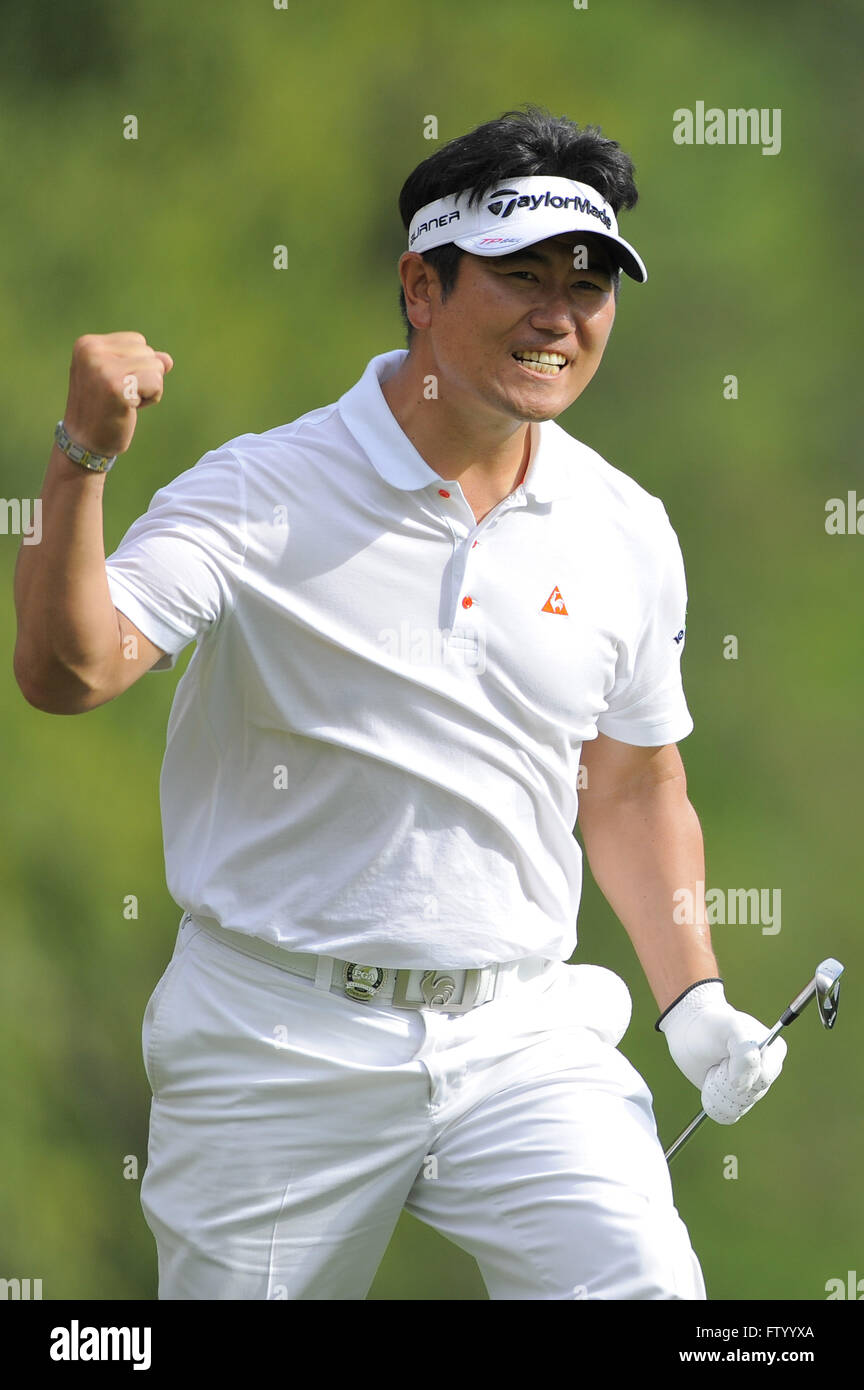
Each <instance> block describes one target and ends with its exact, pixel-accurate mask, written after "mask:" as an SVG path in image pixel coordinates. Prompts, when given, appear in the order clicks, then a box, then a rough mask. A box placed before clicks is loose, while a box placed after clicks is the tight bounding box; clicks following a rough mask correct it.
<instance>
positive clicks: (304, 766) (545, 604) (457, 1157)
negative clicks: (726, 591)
mask: <svg viewBox="0 0 864 1390" xmlns="http://www.w3.org/2000/svg"><path fill="white" fill-rule="evenodd" d="M636 197H637V194H636V188H635V186H634V181H633V165H632V162H631V160H630V158H629V157H628V156H627V155H626V154H625V153H624V152H623V151H622V149H621V148H620V147H619V145H618V144H617V143H616V142H615V141H614V140H612V139H609V138H607V137H606V136H604V135H603V133H602V132H601V131H600V130H599V129H598V128H596V127H592V126H587V127H584V128H580V127H579V126H578V125H576V124H575V123H573V122H572V121H570V120H569V119H565V118H560V119H559V118H553V117H552V116H551V115H550V114H549V113H548V112H545V111H543V110H541V109H539V108H536V107H528V108H527V109H525V110H522V111H516V112H513V111H511V112H507V113H505V114H504V115H503V116H501V117H500V118H499V119H496V120H492V121H489V122H487V123H485V124H483V125H481V126H479V127H478V128H476V129H474V130H472V131H471V132H470V133H468V134H465V135H463V136H461V137H460V138H458V139H455V140H453V141H451V142H450V143H449V144H445V145H443V146H442V147H441V148H439V149H437V150H436V151H435V152H434V153H433V154H432V155H431V156H430V157H429V158H428V159H425V160H424V161H423V162H422V163H421V164H420V165H419V166H418V167H417V168H416V169H415V170H414V171H413V173H411V174H410V175H409V177H408V179H407V181H406V183H405V185H404V187H403V189H402V192H401V195H400V211H401V215H402V220H403V223H404V225H405V230H406V237H407V246H406V250H405V252H404V254H403V255H402V257H401V259H400V262H399V273H400V276H401V285H402V306H403V309H404V313H405V316H406V319H407V324H408V346H407V350H402V349H397V350H392V351H388V352H384V353H382V354H380V355H378V356H375V357H373V358H372V359H371V361H370V362H369V363H368V365H367V367H366V369H365V371H364V372H363V374H362V376H361V377H360V379H359V380H358V381H357V382H356V383H355V384H354V385H353V386H351V387H350V389H348V390H346V391H345V392H344V394H342V395H341V396H340V397H339V398H338V400H336V401H335V402H334V403H333V404H330V405H324V406H321V407H319V408H316V409H313V410H311V411H310V412H309V413H308V414H305V415H303V416H301V417H300V418H299V419H297V420H294V421H293V422H291V423H289V424H285V425H282V426H279V427H277V428H275V429H271V430H268V431H266V432H265V433H263V434H245V435H241V436H240V437H239V438H237V439H233V440H231V441H230V442H228V443H227V444H224V445H221V446H220V447H218V448H215V449H213V450H212V452H210V453H207V454H205V455H204V457H203V458H201V459H200V460H199V462H198V463H196V464H195V465H194V467H191V468H189V469H187V470H186V471H185V472H182V473H180V474H179V475H178V476H177V477H175V478H174V479H173V480H172V481H170V482H168V483H167V484H166V485H165V486H164V487H162V488H160V490H159V491H158V492H157V493H156V494H155V496H154V497H153V500H152V502H151V504H150V507H149V508H148V510H147V512H146V514H145V515H143V516H141V517H140V518H138V519H137V520H136V521H135V522H134V524H133V525H132V526H131V527H130V528H129V530H128V531H127V533H126V535H125V537H124V539H123V541H122V542H121V544H120V545H119V547H118V548H117V549H116V550H115V551H114V553H113V554H112V555H110V556H109V557H108V559H107V561H106V559H105V556H104V551H103V541H102V510H101V504H102V493H103V490H104V486H105V479H106V474H107V472H108V470H109V469H110V468H111V466H112V465H113V463H114V460H115V458H116V457H117V456H118V455H119V454H122V453H123V452H125V451H126V450H127V449H128V448H129V445H130V443H131V440H132V437H133V433H134V429H135V423H136V419H137V412H138V410H140V409H142V408H143V407H144V406H146V405H150V404H153V403H155V402H158V401H159V400H160V399H161V397H162V391H163V384H164V382H163V379H164V376H165V374H166V372H168V371H170V370H171V368H172V366H173V361H172V359H171V357H170V355H169V354H168V353H167V352H164V351H158V350H155V349H152V348H151V347H149V346H148V344H147V342H146V340H145V338H144V337H143V336H142V335H141V334H140V333H135V332H123V333H108V334H101V335H100V334H97V335H90V334H88V335H85V336H84V337H82V338H79V340H78V341H77V342H76V344H75V349H74V354H73V360H72V367H71V374H70V388H69V396H68V402H67V406H66V410H65V413H64V416H63V419H62V421H61V422H60V423H59V424H58V426H57V430H56V443H55V448H54V451H53V453H52V455H51V458H50V461H49V465H48V472H47V476H46V479H45V483H44V487H43V491H42V501H43V539H42V542H41V544H40V545H39V546H38V547H35V546H34V547H30V546H24V547H22V549H21V553H20V556H19V562H18V568H17V571H16V580H15V597H16V607H17V612H18V619H19V636H18V643H17V646H16V651H15V673H16V678H17V680H18V683H19V685H20V688H21V690H22V692H23V694H24V696H25V697H26V699H27V700H28V701H29V703H30V704H32V705H34V706H35V707H36V708H37V709H40V710H45V711H47V712H49V713H54V714H77V713H83V712H85V711H87V710H91V709H95V708H97V707H98V706H99V705H102V704H104V703H105V702H106V701H108V700H112V699H114V698H116V697H117V696H118V695H120V694H121V693H122V692H123V691H124V690H126V689H127V688H128V687H129V686H130V685H131V684H132V683H133V682H134V681H136V680H137V679H138V678H139V677H140V676H142V675H143V674H144V672H145V671H149V670H153V671H158V670H169V669H171V668H172V667H173V666H174V664H175V662H176V660H177V657H178V655H179V654H180V652H181V651H182V650H184V648H185V647H186V646H187V645H188V644H189V643H190V642H193V641H194V643H195V651H194V653H193V655H192V659H191V661H190V662H189V665H188V667H187V669H186V671H185V673H184V675H183V677H182V679H181V680H180V681H179V684H178V686H177V690H176V694H175V698H174V703H173V706H172V709H171V715H170V719H169V724H168V735H167V748H166V753H165V759H164V763H163V768H162V776H161V783H160V791H161V806H162V816H163V830H164V844H165V859H166V871H167V882H168V887H169V890H170V892H171V894H172V897H173V898H174V899H175V901H176V902H177V904H178V906H179V907H180V908H181V909H182V917H181V920H180V924H179V927H178V934H177V941H176V945H175V948H174V953H173V957H172V959H171V961H170V963H169V964H168V966H167V969H166V971H165V973H164V975H163V976H162V978H161V979H160V981H159V982H158V984H157V985H156V988H155V990H154V992H153V994H152V997H151V999H150V1001H149V1004H148V1006H147V1011H146V1015H145V1019H144V1027H143V1050H144V1064H145V1068H146V1072H147V1076H148V1080H149V1083H150V1086H151V1089H152V1093H153V1100H152V1109H151V1122H150V1138H149V1151H148V1163H147V1168H146V1171H145V1174H144V1178H143V1182H142V1190H141V1200H142V1206H143V1210H144V1214H145V1217H146V1220H147V1222H148V1224H149V1226H150V1228H151V1230H152V1232H153V1235H154V1237H155V1241H156V1246H157V1251H158V1262H159V1297H160V1298H162V1299H187V1300H220V1299H225V1300H230V1299H250V1300H252V1299H289V1300H301V1299H303V1300H305V1299H308V1300H362V1299H363V1298H364V1297H365V1296H366V1293H367V1291H368V1289H369V1286H370V1284H371V1283H372V1280H373V1278H374V1276H375V1272H376V1270H377V1268H378V1265H379V1262H380V1260H381V1258H382V1256H383V1254H384V1252H385V1250H386V1248H387V1244H388V1242H389V1240H390V1237H391V1235H392V1233H393V1229H394V1226H395V1225H396V1222H397V1219H398V1217H399V1214H400V1212H401V1211H403V1210H407V1211H409V1212H412V1213H413V1214H414V1215H415V1216H416V1217H418V1218H419V1219H420V1220H421V1221H424V1222H426V1223H428V1224H429V1225H430V1226H432V1227H434V1228H435V1229H436V1230H437V1231H439V1232H441V1233H442V1234H443V1235H444V1236H446V1237H447V1238H448V1239H450V1240H451V1241H453V1242H454V1243H455V1244H456V1245H458V1246H459V1247H461V1249H463V1250H465V1251H467V1252H468V1253H469V1254H471V1255H472V1256H474V1258H475V1259H476V1260H477V1262H478V1265H479V1268H480V1271H481V1273H482V1276H483V1279H484V1281H485V1284H486V1288H487V1290H488V1293H489V1297H490V1298H491V1299H519V1300H522V1299H525V1300H528V1299H550V1300H551V1299H561V1300H570V1299H589V1300H591V1299H621V1300H623V1299H627V1300H636V1299H702V1298H704V1297H705V1296H706V1295H705V1285H704V1282H703V1278H702V1273H701V1270H700V1266H699V1263H698V1260H697V1258H696V1256H695V1254H694V1252H693V1250H692V1248H691V1243H690V1239H689V1236H688V1233H687V1230H686V1228H685V1226H684V1224H683V1222H682V1221H681V1219H680V1217H679V1215H678V1213H677V1211H676V1209H675V1206H674V1202H673V1196H672V1191H671V1187H670V1182H669V1173H668V1168H667V1165H666V1162H665V1160H664V1157H663V1151H662V1148H661V1146H660V1143H659V1142H658V1137H657V1133H656V1127H655V1121H654V1116H653V1111H652V1099H651V1095H650V1093H649V1091H648V1089H647V1087H646V1085H645V1083H644V1081H643V1079H642V1078H641V1076H639V1074H638V1073H637V1072H636V1071H635V1070H634V1068H633V1067H632V1066H631V1064H630V1063H629V1062H628V1061H627V1060H626V1058H625V1057H624V1056H623V1054H622V1053H621V1052H620V1051H619V1050H618V1043H619V1042H620V1040H621V1038H622V1036H623V1034H624V1032H625V1030H626V1028H627V1026H628V1022H629V1018H630V1008H631V1004H630V996H629V993H628V991H627V988H626V986H625V984H624V982H623V981H622V980H621V979H620V978H619V977H618V976H617V975H614V974H613V973H612V972H611V971H609V970H607V969H604V968H602V967H600V966H596V965H589V964H579V963H577V964H573V965H571V964H567V962H568V961H569V959H570V957H571V955H572V954H573V951H574V947H575V945H576V931H575V927H576V919H577V911H578V907H579V901H580V892H581V885H582V868H581V863H582V851H581V849H580V844H579V842H578V841H577V839H576V838H575V836H574V833H573V831H574V826H575V824H576V822H577V813H578V823H579V827H580V832H581V837H582V841H583V844H584V850H585V853H586V855H587V858H588V862H589V864H590V867H591V869H592V872H593V874H594V876H595V878H596V880H597V882H598V884H599V886H600V888H601V890H602V891H603V893H604V894H605V896H606V898H607V899H608V901H609V903H610V904H611V906H612V908H613V909H614V911H615V913H616V914H617V915H618V917H619V918H620V920H621V922H622V923H623V926H624V928H625V930H626V931H627V933H628V934H629V937H630V940H631V941H632V943H633V946H634V948H635V950H636V953H637V955H638V957H639V960H640V962H641V965H642V967H643V969H644V971H645V974H646V976H647V979H648V981H649V983H650V986H651V989H652V991H653V994H654V997H655V999H656V1001H657V1008H658V1012H659V1014H660V1018H659V1019H658V1027H659V1029H660V1031H661V1032H662V1033H663V1034H664V1035H665V1037H666V1041H667V1042H668V1044H669V1048H670V1051H671V1055H672V1058H673V1059H674V1061H675V1062H676V1063H677V1065H678V1066H679V1067H680V1068H681V1070H682V1071H683V1072H684V1074H685V1075H686V1076H687V1077H688V1078H689V1080H690V1081H691V1082H692V1083H693V1084H694V1085H695V1086H696V1087H697V1088H698V1089H699V1090H700V1092H701V1096H702V1101H703V1103H704V1105H705V1107H706V1109H707V1111H708V1114H709V1115H710V1116H711V1117H712V1118H714V1119H715V1120H718V1121H720V1122H721V1123H724V1124H730V1123H734V1122H735V1121H736V1120H737V1119H738V1118H739V1116H741V1115H743V1114H744V1113H745V1112H746V1111H747V1110H748V1109H750V1107H751V1106H752V1105H753V1104H754V1103H755V1102H756V1100H757V1099H758V1098H759V1097H760V1096H761V1095H763V1094H764V1092H765V1091H766V1089H767V1087H768V1086H769V1085H770V1083H771V1082H772V1080H773V1079H774V1078H775V1076H776V1074H777V1073H778V1072H779V1070H780V1066H781V1064H782V1060H783V1055H784V1054H785V1044H783V1043H782V1040H781V1041H778V1042H777V1043H775V1044H774V1045H773V1046H772V1047H771V1048H770V1049H768V1050H767V1051H766V1052H765V1054H764V1055H763V1054H760V1052H759V1050H758V1046H757V1044H758V1043H759V1041H760V1040H761V1039H762V1038H764V1037H765V1036H766V1034H767V1031H768V1030H767V1028H765V1027H764V1025H762V1024H761V1023H759V1022H758V1021H757V1020H756V1019H754V1018H752V1017H750V1016H749V1015H747V1014H744V1013H741V1012H739V1011H737V1010H736V1009H735V1008H734V1007H733V1006H732V1005H731V1004H729V1003H727V1001H726V999H725V994H724V985H723V982H722V980H721V978H720V975H719V970H718V966H717V961H716V960H715V957H714V955H713V953H712V949H711V945H710V942H709V935H708V931H707V930H706V928H705V926H704V916H703V914H702V913H701V912H700V910H699V909H700V906H701V905H700V902H699V888H700V886H701V884H703V883H704V878H705V871H704V855H703V846H702V836H701V831H700V826H699V822H698V819H697V816H696V813H695V811H694V810H693V807H692V806H691V805H690V802H689V801H688V798H687V791H686V782H685V776H684V769H683V766H682V761H681V757H680V755H679V752H678V749H677V746H676V745H677V743H678V741H679V740H680V739H682V738H684V737H685V736H686V735H687V734H688V733H689V732H690V730H691V729H692V727H693V724H692V719H691V717H690V714H689V712H688V709H687V705H686V703H685V698H684V694H683V691H682V684H681V672H680V662H681V653H682V651H683V648H684V628H685V606H686V592H685V578H684V570H683V564H682V559H681V552H680V549H679V545H678V541H677V538H676V536H675V533H674V531H673V529H672V527H671V525H670V523H669V520H668V517H667V515H666V512H665V509H664V507H663V504H662V502H660V501H659V500H658V499H657V498H656V497H653V496H651V495H650V494H649V493H647V492H646V491H644V490H643V488H641V487H640V486H639V485H638V484H637V483H636V482H635V481H633V480H632V479H631V478H629V477H628V476H627V475H625V474H624V473H622V472H620V471H619V470H618V469H616V468H615V467H613V466H612V465H611V464H609V463H607V462H606V461H605V460H604V459H603V458H602V457H601V456H600V455H599V454H597V453H595V452H594V450H593V449H590V448H588V447H587V446H586V445H584V444H581V443H579V442H578V441H577V440H575V439H574V438H572V437H571V436H570V435H569V434H568V433H567V432H565V431H564V430H563V429H562V428H561V427H560V426H559V425H557V424H556V423H555V421H556V417H557V416H559V415H560V414H561V413H562V411H564V410H566V409H567V408H568V407H569V406H571V405H572V404H573V402H574V401H575V400H576V399H577V398H578V397H579V396H580V395H581V393H582V392H583V391H584V390H585V388H586V387H587V386H588V384H589V382H590V381H591V379H592V377H593V376H594V373H595V372H596V371H597V369H598V367H599V366H600V362H601V359H602V357H603V353H604V351H605V349H606V345H607V343H608V340H609V335H610V333H611V331H612V325H613V321H614V318H615V313H616V305H617V299H618V292H619V278H620V275H621V273H622V272H623V273H624V274H625V275H626V276H627V277H629V279H630V280H631V281H634V282H637V283H641V282H644V281H645V279H646V271H645V267H644V264H643V262H642V260H641V258H640V257H639V255H638V254H637V252H636V251H635V250H634V248H633V247H632V246H631V245H630V244H629V243H628V242H627V241H625V240H624V239H623V238H622V237H621V235H620V233H619V231H618V223H617V215H618V213H619V212H620V211H621V210H622V209H628V208H631V207H632V206H633V205H634V204H635V202H636ZM334 237H335V240H334V242H333V245H334V246H335V245H336V244H337V243H338V239H339V237H338V234H337V233H336V232H335V231H334ZM640 292H641V291H640ZM658 299H659V296H658ZM655 312H657V313H662V302H659V303H658V302H657V299H655ZM294 345H295V350H296V351H301V352H310V351H315V352H325V353H326V350H327V344H326V333H324V332H323V331H322V329H321V326H320V325H316V324H314V323H312V324H305V325H304V326H303V327H302V330H299V329H298V331H297V332H296V333H295V337H294ZM650 369H651V368H650V365H649V370H650ZM681 890H685V891H686V892H689V893H690V894H691V895H692V901H693V903H694V910H693V911H692V912H689V913H685V914H684V915H685V916H686V917H687V920H686V921H683V922H682V921H681V920H679V919H680V917H681V915H682V914H681V913H680V911H678V910H677V908H676V903H679V902H681V901H682V897H681ZM703 902H704V899H703Z"/></svg>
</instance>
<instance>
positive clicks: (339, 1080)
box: [141, 915, 706, 1300]
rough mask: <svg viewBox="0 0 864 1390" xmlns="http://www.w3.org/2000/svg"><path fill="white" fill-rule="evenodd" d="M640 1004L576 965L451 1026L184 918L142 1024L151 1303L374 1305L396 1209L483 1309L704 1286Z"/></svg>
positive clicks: (451, 1018) (696, 1295)
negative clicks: (452, 1257)
mask: <svg viewBox="0 0 864 1390" xmlns="http://www.w3.org/2000/svg"><path fill="white" fill-rule="evenodd" d="M580 972H581V973H580ZM586 972H587V973H586ZM629 1011H630V999H629V994H628V993H627V990H626V987H625V986H624V984H623V981H621V980H620V979H619V977H618V976H616V975H613V974H612V972H611V971H607V970H603V969H600V968H599V967H592V966H568V965H563V964H561V965H554V966H553V967H552V968H551V970H549V971H548V972H546V974H544V975H541V976H539V977H538V978H536V979H534V980H530V981H528V982H526V983H524V984H521V985H519V986H518V987H517V989H516V990H515V991H514V992H513V993H511V994H510V995H508V996H506V997H504V998H502V999H498V1000H493V1001H491V1002H490V1003H488V1004H483V1005H481V1006H480V1007H479V1008H476V1009H473V1010H471V1011H470V1012H468V1013H466V1014H462V1015H452V1014H450V1015H448V1014H443V1013H436V1012H433V1011H431V1010H428V1009H423V1010H406V1009H396V1008H394V1007H392V1005H375V1004H374V1003H369V1004H367V1003H362V1002H355V1001H353V1000H351V999H349V998H347V997H343V996H342V995H341V994H335V993H330V992H329V991H326V990H321V989H316V987H315V985H314V983H313V982H312V981H307V980H304V979H302V978H300V977H298V976H295V975H291V974H289V973H287V972H286V971H284V970H282V969H280V968H279V967H277V966H274V965H271V964H269V963H267V962H264V961H260V960H257V959H253V958H251V957H250V956H248V955H246V954H244V953H243V952H241V951H238V950H236V949H235V948H234V947H232V946H230V945H227V944H226V943H225V942H224V941H221V940H218V939H215V938H214V937H213V936H211V935H210V934H209V933H208V932H207V931H206V930H205V929H204V928H202V927H201V926H200V925H198V924H197V923H196V922H195V921H194V920H191V919H189V918H188V917H187V916H186V915H184V918H183V921H182V924H181V927H180V929H179V931H178V938H177V944H176V946H175V950H174V954H173V956H172V959H171V961H170V963H169V965H168V968H167V969H166V971H165V973H164V975H163V976H162V978H161V980H160V981H159V983H158V984H157V986H156V989H155V990H154V991H153V995H152V996H151V999H150V1001H149V1003H148V1005H147V1011H146V1014H145V1018H144V1026H143V1031H142V1042H143V1049H144V1065H145V1069H146V1072H147V1077H148V1080H149V1082H150V1086H151V1089H152V1092H153V1100H152V1106H151V1116H150V1140H149V1149H148V1162H147V1168H146V1171H145V1174H144V1178H143V1181H142V1186H141V1203H142V1208H143V1211H144V1215H145V1218H146V1220H147V1223H148V1225H149V1227H150V1229H151V1231H152V1232H153V1235H154V1237H155V1240H156V1246H157V1252H158V1260H159V1298H160V1299H198V1300H216V1299H291V1300H294V1299H323V1300H331V1299H332V1300H362V1299H364V1298H365V1296H366V1294H367V1292H368V1289H369V1286H370V1285H371V1283H372V1280H373V1279H374V1277H375V1273H376V1270H377V1268H378V1265H379V1263H380V1261H381V1259H382V1256H383V1255H384V1252H385V1250H386V1248H387V1245H388V1242H389V1240H390V1237H391V1235H392V1233H393V1229H394V1227H395V1225H396V1221H397V1219H398V1217H399V1214H400V1212H401V1211H402V1210H403V1208H404V1209H406V1210H407V1211H409V1212H411V1213H412V1214H413V1215H414V1216H416V1217H418V1218H419V1219H420V1220H421V1221H424V1222H426V1223H428V1224H429V1225H430V1226H432V1227H434V1228H435V1230H437V1231H440V1232H441V1233H442V1234H443V1235H444V1236H446V1237H447V1238H448V1239H449V1240H451V1241H453V1242H454V1243H455V1244H456V1245H458V1246H459V1247H460V1248H461V1249H463V1250H465V1251H467V1252H468V1253H469V1254H470V1255H473V1256H474V1258H475V1259H476V1260H477V1262H478V1265H479V1268H480V1272H481V1274H482V1277H483V1280H484V1282H485V1285H486V1288H487V1291H488V1293H489V1297H490V1299H565V1300H569V1299H580V1298H587V1299H673V1298H678V1299H704V1298H705V1296H706V1295H705V1286H704V1283H703V1280H702V1273H701V1270H700V1267H699V1263H698V1260H697V1259H696V1256H695V1254H694V1253H693V1250H692V1248H691V1245H690V1239H689V1236H688V1234H687V1230H686V1227H685V1226H684V1223H683V1222H682V1220H681V1218H680V1217H679V1215H678V1212H677V1211H676V1209H675V1206H674V1203H673V1197H672V1190H671V1185H670V1181H669V1171H668V1168H667V1165H666V1161H665V1159H664V1157H663V1151H662V1148H661V1145H660V1143H659V1140H658V1137H657V1131H656V1126H655V1123H654V1115H653V1111H652V1100H651V1095H650V1092H649V1091H648V1089H647V1087H646V1085H645V1083H644V1081H643V1080H642V1078H641V1076H640V1075H639V1074H638V1072H636V1071H635V1069H634V1068H633V1067H632V1066H631V1064H630V1063H629V1062H628V1061H627V1059H626V1058H625V1057H624V1056H623V1054H622V1053H621V1052H619V1051H618V1050H617V1048H616V1047H615V1046H614V1043H615V1042H617V1041H619V1040H620V1037H621V1036H622V1035H623V1033H624V1030H625V1029H626V1027H627V1022H628V1019H629Z"/></svg>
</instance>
